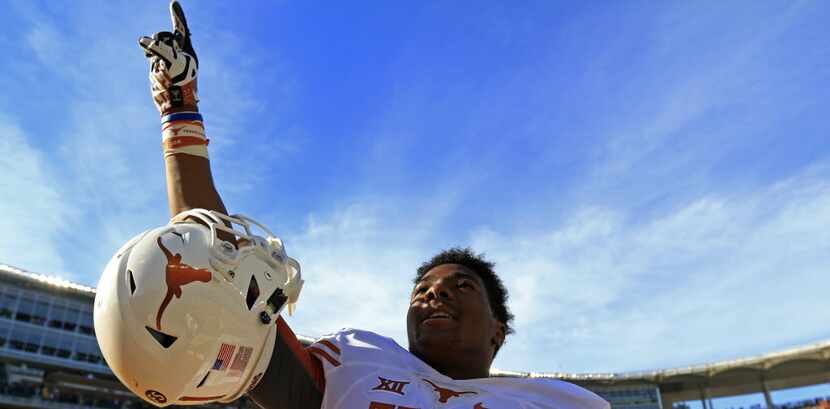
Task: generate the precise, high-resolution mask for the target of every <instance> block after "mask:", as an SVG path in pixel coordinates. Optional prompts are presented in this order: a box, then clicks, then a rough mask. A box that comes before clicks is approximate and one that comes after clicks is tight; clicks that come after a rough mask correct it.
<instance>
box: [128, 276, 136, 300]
mask: <svg viewBox="0 0 830 409" xmlns="http://www.w3.org/2000/svg"><path fill="white" fill-rule="evenodd" d="M127 275H128V276H129V277H130V295H133V294H135V279H133V270H127Z"/></svg>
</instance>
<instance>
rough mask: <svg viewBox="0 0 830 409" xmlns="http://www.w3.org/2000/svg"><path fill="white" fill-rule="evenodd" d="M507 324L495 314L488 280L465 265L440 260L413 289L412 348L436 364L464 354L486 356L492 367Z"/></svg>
mask: <svg viewBox="0 0 830 409" xmlns="http://www.w3.org/2000/svg"><path fill="white" fill-rule="evenodd" d="M503 329H504V326H503V325H502V324H501V323H500V322H499V321H498V320H497V319H496V318H495V317H494V316H493V312H492V310H491V308H490V300H489V297H488V295H487V289H486V287H485V286H484V282H483V281H482V280H481V277H479V276H478V274H476V273H474V272H473V271H471V270H470V269H468V268H467V267H464V266H462V265H459V264H441V265H439V266H436V267H434V268H433V269H431V270H429V271H428V272H427V273H426V274H425V275H424V276H423V278H422V279H421V281H420V282H418V283H417V284H416V285H415V288H414V289H413V291H412V298H411V300H410V305H409V312H408V313H407V331H408V333H409V349H410V351H411V352H412V353H414V354H416V355H417V356H419V357H421V358H422V359H424V360H425V361H427V363H429V364H431V365H433V366H436V363H439V362H441V361H443V360H446V359H449V360H450V361H452V360H455V358H457V357H458V354H464V355H466V356H467V358H470V359H473V360H476V359H477V360H485V361H486V365H487V367H489V365H490V362H491V361H492V358H493V355H494V351H495V349H494V348H495V345H497V344H498V345H500V344H501V342H503V340H504V330H503ZM445 355H446V357H445ZM436 369H437V368H436Z"/></svg>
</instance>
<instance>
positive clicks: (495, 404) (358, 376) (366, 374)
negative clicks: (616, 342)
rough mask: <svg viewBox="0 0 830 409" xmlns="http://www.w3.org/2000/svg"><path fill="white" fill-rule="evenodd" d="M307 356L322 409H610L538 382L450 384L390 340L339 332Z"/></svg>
mask: <svg viewBox="0 0 830 409" xmlns="http://www.w3.org/2000/svg"><path fill="white" fill-rule="evenodd" d="M308 351H309V352H311V353H312V354H314V355H315V356H317V357H318V358H319V359H320V361H321V362H322V364H323V370H324V372H325V378H326V389H325V394H324V396H323V404H322V407H321V409H414V408H417V409H427V408H442V409H443V408H446V409H456V408H465V409H508V408H510V409H519V408H527V409H542V408H551V409H552V408H555V409H609V408H610V405H609V403H608V402H607V401H605V400H603V399H602V398H600V397H599V396H597V395H596V394H594V393H593V392H591V391H589V390H587V389H584V388H581V387H579V386H577V385H574V384H572V383H568V382H564V381H559V380H554V379H539V378H507V377H494V378H481V379H467V380H454V379H452V378H449V377H447V376H444V375H442V374H441V373H439V372H438V371H436V370H435V369H432V367H430V366H429V365H427V364H426V363H424V362H423V361H421V360H420V359H419V358H417V357H416V356H415V355H412V354H411V353H409V351H407V350H406V349H404V348H402V347H401V346H400V345H398V344H397V343H396V342H395V341H394V340H392V339H391V338H386V337H382V336H380V335H377V334H375V333H372V332H368V331H361V330H355V329H344V330H342V331H340V332H338V333H336V334H333V335H330V336H326V337H323V338H321V339H320V340H318V341H317V342H315V343H314V344H313V345H311V346H310V347H309V348H308Z"/></svg>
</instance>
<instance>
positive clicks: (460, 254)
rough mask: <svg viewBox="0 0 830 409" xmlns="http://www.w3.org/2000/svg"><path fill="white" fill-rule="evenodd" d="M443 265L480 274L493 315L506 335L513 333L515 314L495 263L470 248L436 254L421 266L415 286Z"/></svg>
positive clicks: (455, 248) (454, 248)
mask: <svg viewBox="0 0 830 409" xmlns="http://www.w3.org/2000/svg"><path fill="white" fill-rule="evenodd" d="M441 264H460V265H462V266H464V267H467V268H469V269H470V270H472V271H473V272H474V273H476V274H478V276H479V277H481V281H483V282H484V286H485V287H486V289H487V298H488V299H489V300H490V308H491V309H492V310H493V315H495V316H496V319H497V320H499V321H501V322H502V324H504V335H505V336H506V335H508V334H512V333H513V327H512V326H511V325H510V324H511V322H512V321H513V314H511V313H510V309H509V308H507V289H506V288H505V287H504V283H503V282H502V281H501V279H500V278H499V276H498V275H496V272H495V271H493V267H495V264H494V263H493V262H491V261H487V260H486V259H485V258H484V254H476V253H475V252H474V251H473V250H472V249H470V248H469V247H465V248H461V247H453V248H450V249H447V250H444V251H442V252H440V253H438V254H436V255H435V256H433V257H432V258H431V259H429V261H427V262H425V263H423V264H421V266H420V267H418V272H417V273H416V275H415V284H418V283H419V282H420V281H421V279H423V278H424V275H425V274H426V273H427V272H428V271H429V270H432V269H433V268H435V267H437V266H440V265H441Z"/></svg>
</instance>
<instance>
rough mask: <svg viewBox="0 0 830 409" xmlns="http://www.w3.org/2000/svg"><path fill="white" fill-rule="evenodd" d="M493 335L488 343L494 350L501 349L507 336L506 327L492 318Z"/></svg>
mask: <svg viewBox="0 0 830 409" xmlns="http://www.w3.org/2000/svg"><path fill="white" fill-rule="evenodd" d="M492 319H493V333H492V336H491V337H490V342H491V343H492V344H493V346H495V348H496V349H499V348H501V346H502V344H504V337H505V336H506V335H507V326H506V325H504V323H503V322H501V321H499V319H498V318H496V317H493V318H492Z"/></svg>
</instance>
